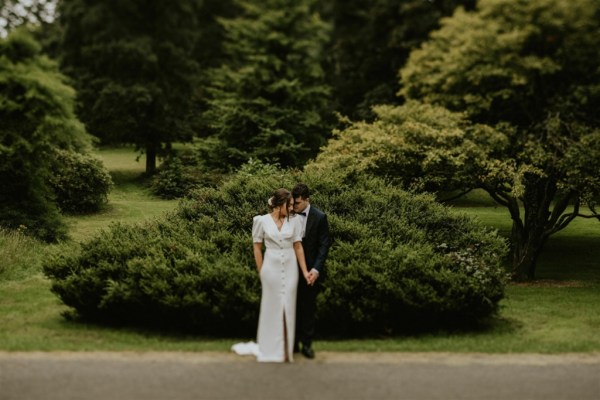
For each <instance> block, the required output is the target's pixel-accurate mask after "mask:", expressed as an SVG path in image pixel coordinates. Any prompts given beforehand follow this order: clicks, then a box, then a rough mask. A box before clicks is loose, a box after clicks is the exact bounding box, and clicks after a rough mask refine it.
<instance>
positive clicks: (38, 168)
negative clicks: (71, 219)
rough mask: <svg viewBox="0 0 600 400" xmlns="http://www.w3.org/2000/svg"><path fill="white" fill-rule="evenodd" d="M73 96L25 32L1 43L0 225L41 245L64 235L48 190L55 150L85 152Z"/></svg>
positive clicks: (87, 143)
mask: <svg viewBox="0 0 600 400" xmlns="http://www.w3.org/2000/svg"><path fill="white" fill-rule="evenodd" d="M74 98H75V92H74V90H73V89H72V88H71V87H70V86H68V85H67V84H66V77H65V76H64V75H62V74H61V73H60V72H59V70H58V66H57V65H56V63H54V62H53V61H51V60H50V59H48V58H47V57H46V56H44V55H42V54H41V46H40V45H39V44H38V43H37V42H36V41H35V40H34V39H33V37H32V35H31V34H30V33H29V32H27V31H26V30H25V29H17V30H14V31H13V32H12V33H11V34H10V35H9V37H8V38H7V39H3V40H0V121H2V125H1V127H0V225H2V226H7V227H10V228H18V227H19V226H21V225H23V226H25V227H26V228H27V230H28V231H29V232H31V233H33V234H34V235H36V236H38V237H40V238H42V239H45V240H56V239H58V238H61V237H63V236H64V235H65V227H64V225H63V224H62V222H61V220H60V215H59V212H58V208H57V206H56V204H55V202H54V193H53V192H52V190H51V188H50V187H49V186H48V179H49V175H50V169H51V166H52V165H53V162H54V154H55V150H56V149H64V150H70V151H78V152H81V151H84V150H85V149H87V148H88V147H89V146H90V144H91V140H90V136H88V135H87V133H86V132H85V129H84V126H83V125H82V124H81V123H80V122H79V120H78V119H77V117H76V116H75V112H74V103H75V102H74Z"/></svg>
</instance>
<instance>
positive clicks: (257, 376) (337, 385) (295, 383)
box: [0, 352, 600, 400]
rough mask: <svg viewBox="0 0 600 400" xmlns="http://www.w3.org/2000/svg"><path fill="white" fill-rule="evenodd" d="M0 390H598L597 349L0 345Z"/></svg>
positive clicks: (49, 398) (194, 393)
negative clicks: (260, 352) (506, 351)
mask: <svg viewBox="0 0 600 400" xmlns="http://www.w3.org/2000/svg"><path fill="white" fill-rule="evenodd" d="M0 399H1V400H12V399H15V400H16V399H18V400H27V399H34V400H35V399H44V400H53V399H60V400H68V399H89V400H96V399H110V400H113V399H115V400H116V399H127V400H130V399H144V400H153V399H157V400H158V399H160V400H167V399H178V400H179V399H195V400H198V399H236V400H237V399H240V400H243V399H249V400H253V399H260V400H268V399H286V400H288V399H290V400H291V399H310V400H320V399H373V400H376V399H394V400H401V399H411V400H413V399H414V400H421V399H427V400H429V399H440V400H452V399H477V400H485V399H494V400H496V399H511V400H515V399H533V400H535V399H543V400H554V399H577V400H588V399H589V400H592V399H593V400H598V399H600V354H566V355H539V354H519V355H484V354H448V353H326V352H320V353H318V354H317V359H315V360H312V361H311V360H306V359H303V358H302V356H297V358H296V363H294V364H284V365H282V364H258V363H256V362H255V361H253V359H252V358H251V357H240V356H236V355H234V354H227V353H129V352H125V353H117V352H115V353H106V352H91V353H85V352H76V353H63V352H51V353H38V352H31V353H10V352H0Z"/></svg>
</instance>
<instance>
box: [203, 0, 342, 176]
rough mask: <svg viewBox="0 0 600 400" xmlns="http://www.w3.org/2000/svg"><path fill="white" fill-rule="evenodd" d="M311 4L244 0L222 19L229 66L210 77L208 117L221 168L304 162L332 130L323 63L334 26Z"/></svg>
mask: <svg viewBox="0 0 600 400" xmlns="http://www.w3.org/2000/svg"><path fill="white" fill-rule="evenodd" d="M314 3H315V2H314V1H313V0H302V1H298V0H295V1H292V0H269V1H262V0H261V1H258V0H253V1H239V2H238V3H237V4H238V5H239V7H240V8H241V9H242V14H241V15H240V16H239V17H237V18H234V19H221V22H222V24H223V27H224V29H225V44H224V46H225V48H224V51H225V54H226V57H227V62H226V63H225V64H224V65H223V66H221V67H220V68H217V69H215V70H213V71H212V72H211V74H210V78H211V82H212V85H211V87H210V90H209V95H210V99H209V108H208V110H207V111H206V113H205V114H204V119H205V120H206V121H207V124H209V126H210V128H211V130H212V132H213V134H214V135H215V136H216V138H218V139H219V141H218V143H217V146H216V149H215V152H216V154H218V158H219V159H220V162H221V165H223V163H226V164H229V165H241V164H242V163H243V162H245V161H247V160H248V159H250V158H258V159H263V160H270V161H276V162H279V163H281V164H282V165H300V164H302V163H303V162H305V161H306V160H307V159H308V158H309V157H311V156H314V155H315V154H316V152H317V151H318V149H319V147H320V146H321V145H322V144H323V143H324V140H325V137H326V135H327V134H328V132H329V130H330V128H329V124H330V122H329V121H328V113H329V112H328V110H329V107H328V96H329V92H330V89H329V87H328V86H327V85H326V84H325V82H324V72H323V68H322V65H321V61H322V59H323V57H324V54H323V50H324V45H325V43H326V42H327V40H328V32H329V27H328V25H327V24H326V23H325V22H323V20H322V19H321V18H320V16H319V15H318V14H317V13H315V12H314Z"/></svg>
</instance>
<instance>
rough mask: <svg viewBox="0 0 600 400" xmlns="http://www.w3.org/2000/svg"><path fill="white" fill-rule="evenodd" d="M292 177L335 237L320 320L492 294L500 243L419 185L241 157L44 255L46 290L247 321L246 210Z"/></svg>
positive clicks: (459, 312) (468, 315)
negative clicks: (416, 190) (216, 175)
mask: <svg viewBox="0 0 600 400" xmlns="http://www.w3.org/2000/svg"><path fill="white" fill-rule="evenodd" d="M299 180H302V181H304V182H306V183H307V184H308V185H309V186H310V187H311V188H313V191H314V195H313V202H314V203H315V205H317V206H318V207H320V208H322V209H323V210H325V211H326V212H327V213H328V214H329V217H330V218H329V219H330V223H331V231H332V235H333V238H334V244H333V246H332V248H331V252H330V257H329V261H328V267H327V268H328V273H327V277H326V279H325V280H323V287H324V291H323V295H322V296H321V297H320V300H319V302H320V305H319V317H320V323H319V327H320V328H319V330H320V332H323V333H326V332H327V333H331V334H337V335H350V334H359V333H360V334H362V333H378V334H388V333H396V332H402V331H407V330H414V329H418V328H430V327H439V326H444V325H448V324H464V323H472V322H475V321H478V320H480V319H482V318H485V317H487V316H490V315H492V314H494V313H495V312H496V311H497V309H498V302H499V301H500V299H502V297H503V290H504V277H505V274H504V271H503V269H502V267H501V265H500V262H501V259H502V257H503V255H504V253H505V251H506V249H505V243H504V241H503V240H501V239H500V238H499V237H498V236H497V235H496V234H495V233H494V232H490V231H488V230H486V229H485V228H482V227H481V226H479V225H478V224H476V223H475V222H474V221H472V220H471V219H469V218H466V217H464V216H460V215H456V214H454V213H453V212H451V211H450V210H449V209H448V208H446V207H444V206H442V205H440V204H438V203H436V202H434V201H433V199H432V198H431V197H430V196H426V195H414V194H410V193H407V192H404V191H401V190H399V189H397V188H394V187H390V186H388V185H386V184H385V183H383V182H382V181H381V180H378V179H373V178H367V177H358V176H344V175H340V174H337V173H334V172H331V171H323V170H321V171H315V170H312V171H311V172H310V173H300V172H297V171H282V170H279V169H277V168H274V167H272V166H264V165H261V164H260V163H251V164H247V165H245V166H244V167H243V168H242V169H241V170H240V171H239V172H238V173H237V174H235V175H234V176H232V177H231V178H230V179H229V180H227V181H226V182H224V183H223V184H222V185H221V186H220V187H218V188H202V189H199V190H196V191H193V192H191V193H190V194H189V195H188V197H186V198H185V199H183V200H182V201H181V203H180V205H179V207H178V209H177V210H176V211H175V212H173V213H171V214H168V215H167V216H165V217H164V218H162V219H161V220H159V221H156V222H153V223H149V224H146V225H143V226H122V225H115V226H113V227H112V228H111V229H110V230H109V231H106V232H104V233H102V234H101V235H100V236H98V237H96V238H95V239H93V240H91V241H89V242H86V243H83V244H82V245H81V249H80V251H79V252H77V253H76V254H69V255H64V254H62V255H56V256H55V257H54V258H52V259H51V260H49V261H48V262H47V263H46V265H45V272H46V274H47V275H48V276H49V277H50V278H51V279H52V290H53V291H54V292H55V293H57V294H58V295H59V296H60V298H61V299H62V300H63V301H64V302H65V303H66V304H67V305H69V306H71V307H74V308H75V309H76V310H77V311H78V312H79V313H80V314H81V315H83V316H87V317H94V318H98V319H107V320H113V321H114V320H119V321H128V322H130V323H152V324H168V325H169V326H174V325H177V326H182V327H183V326H185V327H187V328H188V329H194V330H196V331H199V332H203V333H221V334H222V333H229V334H231V335H236V336H241V335H251V334H254V333H255V329H256V321H257V314H258V305H259V297H260V284H259V281H258V277H257V275H256V272H255V268H254V260H253V256H252V250H251V248H252V246H251V242H252V240H251V235H250V232H251V226H252V217H253V216H254V215H256V214H260V213H264V212H266V211H267V210H266V199H267V198H268V196H269V195H270V193H271V192H272V191H273V189H275V188H278V187H281V186H283V187H291V186H292V185H293V184H294V183H295V182H297V181H299Z"/></svg>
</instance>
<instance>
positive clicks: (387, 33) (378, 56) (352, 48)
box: [321, 0, 475, 120]
mask: <svg viewBox="0 0 600 400" xmlns="http://www.w3.org/2000/svg"><path fill="white" fill-rule="evenodd" d="M460 5H462V6H464V7H467V8H473V7H474V5H475V0H430V1H427V0H403V1H397V0H333V1H329V2H322V5H321V7H322V8H323V12H324V14H325V18H326V19H327V20H328V21H331V22H332V24H333V31H332V38H331V42H330V44H329V49H328V58H327V59H328V67H327V70H328V72H327V75H328V81H329V82H330V83H331V85H332V87H333V98H334V100H335V101H336V108H337V109H338V111H340V112H341V113H342V114H344V115H347V116H349V117H350V118H352V119H359V120H360V119H367V120H372V118H373V116H374V114H373V113H372V112H371V107H372V106H374V105H378V104H399V103H400V101H399V99H398V98H397V97H396V92H397V91H398V90H399V88H400V86H399V83H398V78H397V75H398V70H399V69H400V68H401V67H402V66H403V65H404V64H405V63H406V60H407V58H408V55H409V53H410V51H411V50H412V49H414V48H416V47H418V46H419V45H420V44H421V43H422V42H423V41H424V40H426V39H427V36H428V34H429V32H431V31H432V30H434V29H437V28H438V27H439V20H440V18H442V17H443V16H447V15H450V14H452V12H453V11H454V10H455V9H456V7H457V6H460Z"/></svg>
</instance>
